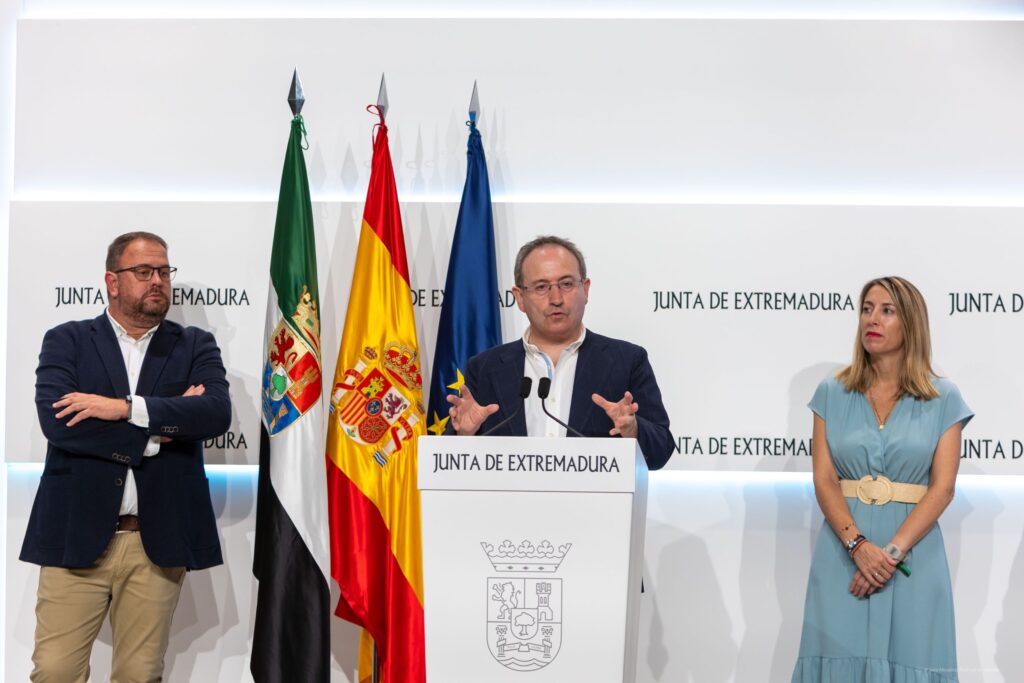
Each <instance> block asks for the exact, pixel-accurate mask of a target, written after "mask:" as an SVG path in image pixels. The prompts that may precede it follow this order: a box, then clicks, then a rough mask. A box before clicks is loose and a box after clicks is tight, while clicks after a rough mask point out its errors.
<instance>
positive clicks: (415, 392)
mask: <svg viewBox="0 0 1024 683" xmlns="http://www.w3.org/2000/svg"><path fill="white" fill-rule="evenodd" d="M331 387H332V388H331V394H330V407H329V411H330V412H329V416H328V428H327V457H328V464H327V481H328V510H329V516H330V535H331V574H332V576H333V577H334V579H335V580H336V581H337V582H338V586H339V588H340V589H341V599H340V600H339V602H338V606H337V608H336V610H335V613H336V614H337V615H338V616H340V617H342V618H344V619H347V620H348V621H351V622H353V623H355V624H357V625H359V626H361V627H363V629H364V635H365V634H367V633H368V634H369V636H370V637H372V640H373V642H374V643H375V644H376V646H377V652H378V659H379V671H380V680H381V681H382V683H423V681H425V680H426V669H425V662H424V637H423V570H422V557H421V540H420V495H419V489H418V488H417V477H416V472H417V463H416V440H417V439H418V437H419V436H420V435H421V434H423V433H424V431H425V424H426V423H425V409H424V405H423V377H422V375H421V372H420V357H419V345H418V343H417V339H416V323H415V319H414V317H413V309H412V289H411V287H410V284H409V267H408V262H407V259H406V251H405V237H404V235H403V232H402V221H401V216H400V214H399V207H398V194H397V191H396V189H395V177H394V170H393V168H392V165H391V153H390V151H389V148H388V129H387V126H386V125H385V124H384V117H383V115H381V117H380V124H379V125H378V126H377V127H376V137H375V139H374V146H373V163H372V168H371V173H370V185H369V189H368V191H367V197H366V206H365V208H364V213H363V221H362V225H361V228H360V235H359V248H358V253H357V255H356V263H355V269H354V271H353V274H352V289H351V293H350V295H349V303H348V310H347V312H346V316H345V327H344V330H343V332H342V341H341V348H340V350H339V352H338V365H337V371H336V373H335V376H334V381H333V383H332V385H331ZM363 642H364V646H363V649H362V652H361V657H360V679H361V680H365V679H366V678H368V677H369V675H370V673H371V672H370V671H369V670H368V668H367V666H366V664H367V659H368V657H367V656H366V653H367V648H366V644H367V643H368V642H369V641H368V640H366V639H365V638H364V641H363Z"/></svg>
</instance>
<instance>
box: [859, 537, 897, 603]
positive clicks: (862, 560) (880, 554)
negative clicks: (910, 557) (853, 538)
mask: <svg viewBox="0 0 1024 683" xmlns="http://www.w3.org/2000/svg"><path fill="white" fill-rule="evenodd" d="M853 561H854V563H856V565H857V571H856V572H855V573H854V575H853V580H852V581H851V582H850V592H851V593H853V594H854V595H856V596H857V597H858V598H863V597H864V596H865V595H870V594H871V593H874V592H875V591H876V590H878V589H880V588H882V587H883V586H885V584H886V583H887V582H888V581H889V579H891V578H892V575H893V572H895V571H896V565H897V564H898V563H897V562H896V560H894V559H893V558H891V557H889V556H888V555H886V554H885V552H884V551H883V550H882V549H881V548H879V547H878V546H877V545H875V544H874V543H872V542H871V541H862V542H861V544H860V546H859V547H858V548H857V552H855V553H854V554H853ZM865 584H866V587H865ZM867 589H871V590H867Z"/></svg>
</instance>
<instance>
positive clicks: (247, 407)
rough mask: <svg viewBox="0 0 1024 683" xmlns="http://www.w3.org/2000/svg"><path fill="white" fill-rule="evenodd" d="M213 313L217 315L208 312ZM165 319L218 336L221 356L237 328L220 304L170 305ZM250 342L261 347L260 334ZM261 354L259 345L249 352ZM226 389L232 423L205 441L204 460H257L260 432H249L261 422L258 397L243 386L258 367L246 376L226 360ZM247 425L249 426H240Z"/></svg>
mask: <svg viewBox="0 0 1024 683" xmlns="http://www.w3.org/2000/svg"><path fill="white" fill-rule="evenodd" d="M177 284H178V286H181V287H184V288H186V289H189V288H191V289H196V290H203V289H206V288H207V286H206V285H205V284H203V283H198V282H179V283H177ZM211 312H213V313H214V316H215V317H216V319H211V316H210V315H209V314H210V313H211ZM167 319H168V320H172V321H174V322H176V323H178V324H180V325H185V326H192V327H198V328H199V329H201V330H206V331H207V332H209V333H210V334H212V335H213V337H214V339H216V340H217V346H218V347H219V348H220V350H221V357H222V358H223V356H224V349H226V348H227V347H228V346H230V345H231V342H232V341H233V340H234V338H235V335H236V334H237V332H238V330H237V328H236V327H235V326H234V325H230V324H228V322H227V316H226V315H225V313H224V309H223V307H219V306H173V307H171V310H170V311H169V312H168V314H167ZM249 343H251V344H254V345H256V346H257V347H262V345H263V340H262V338H253V339H252V340H250V342H249ZM261 356H262V349H260V350H257V351H255V352H254V353H253V354H251V357H253V358H259V357H261ZM225 368H226V370H227V379H228V384H229V393H230V395H231V426H230V427H228V431H227V433H225V434H224V435H222V436H219V437H217V438H216V439H211V440H210V441H208V442H206V448H205V451H204V454H203V457H204V460H205V462H206V463H207V464H209V465H212V464H218V465H220V464H231V465H245V464H250V463H257V462H259V447H260V443H259V433H258V432H257V433H255V434H254V433H251V431H252V425H259V424H260V416H259V414H258V412H257V411H258V405H259V404H258V402H257V398H256V397H254V396H252V395H250V394H249V392H248V391H247V390H246V382H247V381H251V380H255V379H256V375H257V373H258V372H259V370H260V369H259V368H258V367H254V368H252V374H250V375H248V376H246V375H242V374H240V373H238V372H236V371H235V370H237V366H234V365H232V364H228V363H225ZM243 426H248V427H249V430H243Z"/></svg>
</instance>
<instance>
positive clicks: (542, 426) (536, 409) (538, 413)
mask: <svg viewBox="0 0 1024 683" xmlns="http://www.w3.org/2000/svg"><path fill="white" fill-rule="evenodd" d="M586 336H587V330H586V328H584V329H583V331H582V332H581V333H580V336H579V339H577V340H576V341H574V342H573V343H571V344H569V346H567V347H565V349H563V350H562V353H560V354H559V355H558V364H557V365H556V364H555V363H553V362H551V357H550V356H548V354H546V353H544V352H543V351H541V350H540V349H539V348H537V347H536V346H535V345H533V344H531V343H530V328H529V327H528V328H526V332H524V333H523V348H524V349H526V364H525V366H524V368H523V372H524V373H525V376H526V377H529V378H531V379H532V380H533V387H534V389H533V391H532V392H530V398H528V399H526V435H527V436H547V437H556V436H565V427H563V426H561V425H560V424H558V423H557V422H555V421H554V420H552V419H551V418H550V417H548V416H547V415H545V414H544V410H543V409H542V408H541V405H540V399H539V398H537V383H538V381H539V380H540V378H541V377H547V378H548V379H550V380H551V393H549V394H548V398H547V400H546V401H545V403H546V405H547V407H548V411H549V412H550V413H551V414H552V415H555V416H557V417H558V418H559V419H560V420H562V422H568V421H569V408H570V407H571V405H572V388H573V385H574V384H575V383H576V361H577V360H578V359H579V353H578V352H579V349H580V345H581V344H582V343H583V340H584V338H585V337H586ZM573 426H575V425H573Z"/></svg>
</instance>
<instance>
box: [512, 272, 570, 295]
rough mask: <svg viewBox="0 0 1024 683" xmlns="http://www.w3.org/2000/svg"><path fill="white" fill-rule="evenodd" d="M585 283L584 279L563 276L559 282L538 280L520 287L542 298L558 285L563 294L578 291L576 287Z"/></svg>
mask: <svg viewBox="0 0 1024 683" xmlns="http://www.w3.org/2000/svg"><path fill="white" fill-rule="evenodd" d="M582 284H583V280H574V279H572V278H568V277H566V278H562V279H561V280H559V281H558V282H538V283H537V284H535V285H530V286H529V287H527V286H525V285H524V286H522V287H520V288H519V289H521V290H523V291H524V292H526V293H527V294H532V295H533V296H535V297H537V298H542V297H545V296H547V295H548V294H550V293H551V290H552V289H554V288H555V287H558V291H560V292H561V293H562V294H571V293H572V292H574V291H576V288H577V287H579V286H580V285H582Z"/></svg>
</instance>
